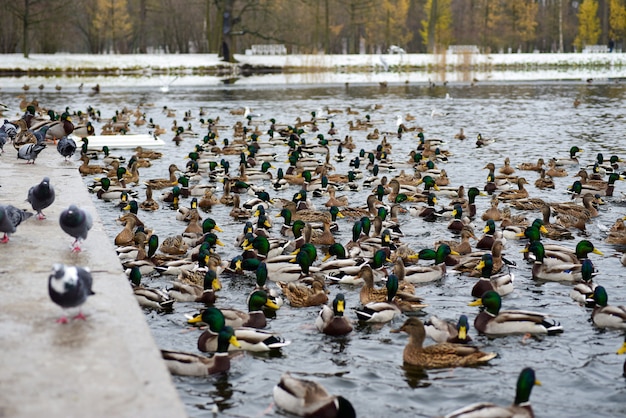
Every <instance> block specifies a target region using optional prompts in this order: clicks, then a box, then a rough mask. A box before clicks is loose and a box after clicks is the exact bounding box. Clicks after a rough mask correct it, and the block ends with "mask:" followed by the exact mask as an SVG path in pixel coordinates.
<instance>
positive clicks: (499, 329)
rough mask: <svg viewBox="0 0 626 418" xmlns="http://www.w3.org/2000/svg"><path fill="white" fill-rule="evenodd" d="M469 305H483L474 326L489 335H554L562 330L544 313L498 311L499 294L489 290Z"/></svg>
mask: <svg viewBox="0 0 626 418" xmlns="http://www.w3.org/2000/svg"><path fill="white" fill-rule="evenodd" d="M469 306H484V307H485V309H484V310H483V311H481V312H480V313H479V314H478V315H477V316H476V319H475V320H474V328H476V330H477V331H478V332H480V333H481V334H486V335H488V336H489V337H503V336H507V335H513V334H531V335H542V334H544V335H545V334H547V335H555V334H559V333H561V332H563V327H562V326H561V324H559V323H558V322H556V321H549V320H547V319H546V315H545V314H542V313H537V312H530V311H513V310H504V311H500V307H501V306H502V299H501V298H500V295H499V294H498V293H497V292H495V291H493V290H489V291H487V292H485V294H483V295H482V297H481V298H480V299H477V300H476V301H474V302H471V303H470V304H469Z"/></svg>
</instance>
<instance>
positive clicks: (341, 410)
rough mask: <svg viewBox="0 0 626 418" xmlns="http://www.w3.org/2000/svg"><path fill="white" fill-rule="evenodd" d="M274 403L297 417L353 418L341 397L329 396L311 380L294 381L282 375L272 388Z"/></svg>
mask: <svg viewBox="0 0 626 418" xmlns="http://www.w3.org/2000/svg"><path fill="white" fill-rule="evenodd" d="M273 396H274V403H275V404H276V406H278V407H279V408H280V409H282V410H284V411H286V412H288V413H290V414H293V415H296V416H299V417H329V418H339V417H343V418H355V417H356V411H355V410H354V407H353V406H352V404H351V403H350V401H348V400H347V399H345V398H344V397H342V396H336V395H331V394H329V393H328V391H326V389H324V387H323V386H322V385H321V384H319V383H317V382H314V381H312V380H304V379H296V378H295V377H293V376H291V374H290V373H284V374H283V375H282V376H281V377H280V382H278V384H277V385H276V386H274V391H273Z"/></svg>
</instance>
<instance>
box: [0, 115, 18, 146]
mask: <svg viewBox="0 0 626 418" xmlns="http://www.w3.org/2000/svg"><path fill="white" fill-rule="evenodd" d="M16 135H17V129H16V127H15V125H13V124H12V123H11V122H9V121H8V120H6V119H5V120H4V124H3V125H2V126H0V153H2V152H4V144H6V143H7V140H10V141H13V138H15V136H16Z"/></svg>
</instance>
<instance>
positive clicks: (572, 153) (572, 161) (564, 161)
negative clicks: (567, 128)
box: [553, 146, 583, 166]
mask: <svg viewBox="0 0 626 418" xmlns="http://www.w3.org/2000/svg"><path fill="white" fill-rule="evenodd" d="M579 152H583V150H582V148H578V147H577V146H573V147H571V148H570V149H569V158H553V161H554V164H555V165H557V166H563V165H567V166H569V165H576V164H578V157H577V156H576V154H578V153H579Z"/></svg>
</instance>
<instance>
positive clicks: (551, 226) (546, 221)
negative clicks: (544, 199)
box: [541, 204, 574, 240]
mask: <svg viewBox="0 0 626 418" xmlns="http://www.w3.org/2000/svg"><path fill="white" fill-rule="evenodd" d="M541 214H542V221H543V226H544V228H545V229H546V231H545V232H544V236H545V237H546V238H550V239H554V240H566V239H574V235H573V234H572V233H571V231H570V230H569V229H567V228H566V227H565V226H563V225H561V224H555V223H552V222H550V217H551V215H552V209H551V208H550V205H548V204H545V205H543V206H541Z"/></svg>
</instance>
